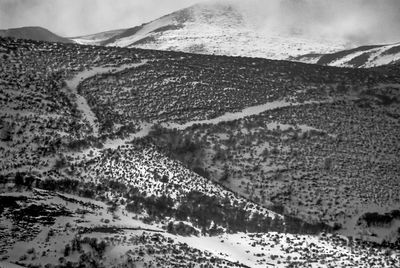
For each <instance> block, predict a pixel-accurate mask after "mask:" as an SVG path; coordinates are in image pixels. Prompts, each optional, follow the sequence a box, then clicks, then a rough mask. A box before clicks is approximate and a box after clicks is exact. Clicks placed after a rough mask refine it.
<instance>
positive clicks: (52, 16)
mask: <svg viewBox="0 0 400 268" xmlns="http://www.w3.org/2000/svg"><path fill="white" fill-rule="evenodd" d="M201 1H202V0H0V29H7V28H14V27H22V26H42V27H45V28H47V29H49V30H51V31H52V32H54V33H57V34H59V35H62V36H76V35H83V34H92V33H97V32H102V31H105V30H115V29H120V28H128V27H133V26H136V25H140V24H142V23H144V22H148V21H150V20H153V19H156V18H158V17H160V16H162V15H166V14H168V13H171V12H173V11H176V10H178V9H181V8H185V7H188V6H190V5H192V4H195V3H198V2H201Z"/></svg>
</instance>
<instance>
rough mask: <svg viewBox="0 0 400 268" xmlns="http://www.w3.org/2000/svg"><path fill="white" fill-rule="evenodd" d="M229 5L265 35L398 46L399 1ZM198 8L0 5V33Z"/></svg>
mask: <svg viewBox="0 0 400 268" xmlns="http://www.w3.org/2000/svg"><path fill="white" fill-rule="evenodd" d="M213 1H217V0H213ZM218 1H225V0H218ZM231 1H236V2H237V3H240V5H241V7H243V8H247V9H248V10H250V11H251V12H252V13H251V14H253V15H251V17H254V18H257V19H258V21H259V23H260V25H261V26H260V28H262V29H264V30H265V31H266V32H268V31H270V29H272V28H280V29H281V30H282V32H285V31H292V30H293V28H301V30H302V31H303V32H304V33H305V34H308V35H324V36H328V37H342V38H346V39H348V40H350V41H355V42H356V43H358V44H374V43H387V42H399V41H400V0H231ZM199 2H203V0H0V29H6V28H12V27H21V26H42V27H45V28H47V29H49V30H51V31H53V32H55V33H57V34H59V35H62V36H67V37H73V36H78V35H84V34H92V33H97V32H102V31H106V30H114V29H120V28H128V27H133V26H137V25H140V24H142V23H144V22H149V21H151V20H153V19H156V18H158V17H160V16H162V15H166V14H168V13H171V12H173V11H176V10H178V9H181V8H185V7H188V6H191V5H193V4H195V3H199Z"/></svg>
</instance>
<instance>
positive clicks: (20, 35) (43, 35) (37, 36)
mask: <svg viewBox="0 0 400 268" xmlns="http://www.w3.org/2000/svg"><path fill="white" fill-rule="evenodd" d="M0 36H1V37H14V38H17V39H31V40H36V41H47V42H57V43H73V41H72V40H70V39H68V38H64V37H61V36H58V35H56V34H54V33H52V32H50V31H49V30H47V29H45V28H42V27H21V28H13V29H7V30H0Z"/></svg>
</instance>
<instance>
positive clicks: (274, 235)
mask: <svg viewBox="0 0 400 268" xmlns="http://www.w3.org/2000/svg"><path fill="white" fill-rule="evenodd" d="M0 58H1V59H2V60H1V61H0V69H1V70H2V72H0V85H1V87H0V89H1V90H0V104H1V107H2V109H0V119H1V120H0V152H1V154H2V158H1V159H0V204H1V206H0V266H5V265H6V267H8V266H11V265H10V263H12V264H17V265H21V266H29V265H30V264H32V265H33V266H34V267H35V266H37V265H39V266H40V265H42V266H46V265H47V264H51V265H53V266H57V267H116V268H117V267H126V266H127V267H132V266H136V267H151V266H158V267H188V266H189V267H201V266H203V267H204V266H206V267H266V266H273V265H275V266H276V267H288V266H289V267H290V266H292V267H293V266H294V267H306V266H307V265H309V264H312V265H314V264H315V265H314V266H318V267H330V266H332V265H333V266H340V265H341V266H346V267H377V266H379V267H398V266H399V263H400V259H399V256H400V253H399V243H400V242H399V239H398V232H397V230H398V227H399V225H398V223H399V221H398V218H399V213H398V210H396V209H397V208H398V205H399V203H400V200H399V196H400V194H399V191H400V187H399V183H400V182H399V180H397V179H396V178H397V174H398V173H399V166H398V152H399V144H398V142H397V139H396V138H397V135H396V134H397V133H399V131H400V125H399V121H398V118H399V114H400V111H399V109H398V103H399V102H400V98H399V96H400V94H399V89H400V86H399V84H400V77H399V72H396V70H395V69H393V70H392V69H388V70H386V69H385V68H380V69H374V68H373V69H344V68H334V67H327V66H320V65H309V64H303V63H293V62H287V61H273V60H266V59H253V58H243V57H225V56H210V55H198V54H187V53H182V52H168V51H156V50H142V49H136V48H134V49H129V48H118V47H103V46H98V47H93V46H82V45H76V44H72V45H71V44H68V45H67V44H61V43H47V42H36V41H30V40H17V39H10V38H6V39H3V38H1V37H0ZM395 66H396V65H394V66H393V67H395ZM382 137H384V138H382ZM360 167H361V168H360ZM382 213H385V214H382ZM327 224H329V226H328V225H327ZM332 225H333V226H332ZM333 227H334V228H335V229H336V231H334V230H333ZM326 232H329V234H327V233H326ZM342 234H345V235H348V236H349V237H348V238H347V237H343V236H342ZM350 236H351V238H350ZM365 240H370V241H373V242H374V243H371V242H366V241H365ZM375 242H376V243H379V244H376V243H375ZM327 258H329V262H327ZM7 265H8V266H7ZM51 265H50V267H52V266H51ZM11 267H12V266H11Z"/></svg>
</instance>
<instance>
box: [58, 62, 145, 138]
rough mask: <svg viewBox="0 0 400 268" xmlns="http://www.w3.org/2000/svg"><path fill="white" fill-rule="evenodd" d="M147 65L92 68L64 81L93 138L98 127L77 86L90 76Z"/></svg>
mask: <svg viewBox="0 0 400 268" xmlns="http://www.w3.org/2000/svg"><path fill="white" fill-rule="evenodd" d="M146 63H147V60H142V61H141V62H139V63H133V64H124V65H121V66H119V67H94V68H91V69H89V70H84V71H82V72H80V73H78V74H77V75H75V76H74V77H73V78H72V79H69V80H66V81H65V82H66V84H67V89H68V90H69V91H70V92H72V93H73V94H74V95H75V96H76V104H77V106H78V110H79V111H81V113H82V115H83V118H84V119H86V120H87V121H88V122H89V124H90V126H91V127H92V129H93V136H95V137H98V136H99V125H98V123H97V118H96V115H95V114H94V113H93V111H92V109H91V108H90V106H89V104H88V103H87V101H86V99H85V97H83V96H82V95H80V94H79V93H78V86H79V84H80V83H81V82H82V81H83V80H85V79H87V78H89V77H92V76H95V75H99V74H104V73H117V72H121V71H123V70H125V69H130V68H136V67H139V66H141V65H144V64H146Z"/></svg>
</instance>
